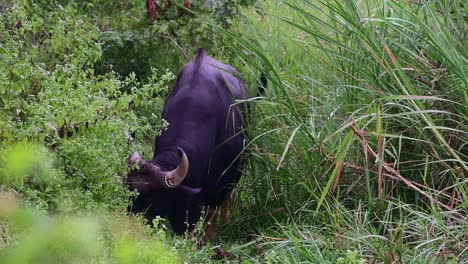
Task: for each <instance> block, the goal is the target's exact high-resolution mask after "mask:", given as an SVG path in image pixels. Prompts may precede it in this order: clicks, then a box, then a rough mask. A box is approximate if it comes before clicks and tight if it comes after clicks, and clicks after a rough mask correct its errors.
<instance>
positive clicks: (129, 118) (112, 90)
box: [0, 3, 173, 210]
mask: <svg viewBox="0 0 468 264" xmlns="http://www.w3.org/2000/svg"><path fill="white" fill-rule="evenodd" d="M5 11H6V12H3V13H2V21H3V22H2V23H1V24H0V26H1V27H2V31H4V32H6V34H4V36H3V37H2V39H1V40H0V41H1V46H2V48H1V63H0V64H1V66H0V68H1V69H0V72H2V73H3V74H2V82H1V84H0V93H1V95H2V100H1V102H0V107H1V108H2V119H1V123H2V126H1V128H0V131H1V132H0V138H1V144H2V148H7V147H8V146H9V145H11V144H12V143H16V142H22V141H32V142H37V143H41V144H44V145H45V146H47V147H48V148H50V149H51V150H53V151H54V153H56V159H55V163H57V164H56V165H57V166H58V168H59V170H58V172H57V173H56V175H61V176H57V177H56V178H55V179H54V180H51V181H49V184H46V185H45V186H44V188H45V189H47V191H46V190H45V189H37V186H36V185H35V184H27V185H26V186H23V184H20V185H19V186H21V188H17V189H18V190H20V191H21V192H22V193H23V194H25V196H26V197H29V198H28V199H30V200H32V201H33V202H34V203H35V204H36V205H38V204H41V207H43V208H44V209H50V210H55V209H58V208H57V203H58V201H60V200H61V201H63V200H66V201H70V202H71V201H72V203H73V204H68V205H64V206H63V207H62V208H61V210H68V209H66V208H73V207H77V208H95V207H107V208H114V209H116V208H122V206H124V205H125V204H126V203H127V201H128V193H127V192H126V191H125V186H124V185H123V184H122V176H123V175H124V173H125V171H126V169H125V159H126V157H127V154H128V152H129V146H128V143H127V142H128V138H129V133H130V132H131V131H136V137H137V138H143V137H145V136H146V135H148V134H153V133H154V132H153V131H154V130H155V129H157V128H158V127H159V126H160V123H161V121H160V120H159V119H158V118H157V117H156V115H155V114H153V115H146V114H147V113H148V112H149V108H152V109H153V111H157V110H158V109H160V107H161V105H162V99H160V100H158V101H151V100H148V98H152V97H154V96H164V93H165V91H167V83H168V82H169V81H170V80H171V79H172V78H173V75H172V74H171V73H168V72H167V73H164V74H162V78H161V79H159V78H158V77H157V76H156V74H157V73H156V72H153V74H155V75H154V76H150V77H149V78H150V79H149V80H148V82H147V84H144V85H143V84H140V83H137V82H135V81H134V80H133V79H132V77H129V78H128V79H126V80H124V81H121V80H119V79H118V78H117V76H116V75H115V74H114V73H112V72H109V73H106V74H105V75H95V74H94V70H93V66H94V64H95V63H96V61H98V60H99V57H100V55H101V46H100V45H99V44H98V43H96V41H97V38H98V36H99V31H98V29H97V28H96V27H95V26H93V25H92V24H91V22H90V19H89V18H87V17H85V16H83V15H81V14H79V13H77V12H76V9H75V8H74V6H73V5H70V6H67V7H66V8H63V7H62V8H57V9H54V11H51V12H44V9H43V8H41V7H40V3H39V4H35V3H28V4H25V5H22V4H16V5H12V6H11V7H7V8H6V10H5ZM13 65H14V67H13ZM124 88H125V89H126V88H129V89H131V90H132V91H137V92H134V93H127V92H125V89H124ZM140 88H141V89H140ZM132 105H137V106H138V107H139V109H140V110H139V111H140V113H141V114H145V116H144V117H142V118H139V117H138V116H139V112H134V111H132ZM110 135H112V136H110ZM28 155H31V154H24V156H28ZM0 156H1V157H0V158H2V159H5V158H6V157H5V153H2V155H0ZM25 161H27V160H25ZM16 187H18V185H17V186H16ZM23 187H24V188H23ZM63 196H65V197H63ZM66 197H69V199H67V198H66Z"/></svg>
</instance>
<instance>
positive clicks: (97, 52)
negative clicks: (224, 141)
mask: <svg viewBox="0 0 468 264" xmlns="http://www.w3.org/2000/svg"><path fill="white" fill-rule="evenodd" d="M144 2H145V1H132V0H124V1H107V0H92V1H72V0H56V1H22V2H19V3H14V4H13V3H7V4H2V5H0V8H1V9H2V12H1V15H0V18H1V19H0V20H1V23H0V31H1V32H5V34H2V35H1V36H0V96H1V99H0V107H1V109H2V111H1V112H0V141H1V142H0V145H1V146H0V148H1V149H2V151H1V152H0V161H1V164H2V166H0V183H1V184H2V187H1V190H2V191H3V192H2V193H8V194H9V196H8V197H10V198H8V197H7V196H2V197H0V218H1V219H2V220H0V228H1V230H2V232H3V233H2V234H1V238H2V239H1V242H0V243H3V244H1V245H2V247H3V248H5V250H2V251H1V253H0V258H2V259H1V260H2V263H3V260H9V259H11V261H13V262H15V263H16V262H18V261H21V260H20V259H15V258H17V257H24V258H28V259H30V260H38V261H47V262H54V261H56V262H61V261H63V260H64V259H66V260H67V261H68V260H69V261H71V262H73V261H75V260H77V261H79V259H86V260H89V262H123V263H125V262H128V263H132V262H135V261H136V260H139V261H141V262H148V263H153V262H157V261H161V262H162V261H163V260H164V261H165V262H166V260H167V261H169V262H171V261H174V262H179V261H181V260H182V261H187V262H195V263H199V262H212V261H213V262H215V260H214V258H217V257H221V258H225V259H224V260H221V261H225V262H229V261H232V262H246V263H265V262H266V263H299V262H304V263H365V262H371V263H394V262H411V263H441V262H442V263H459V262H466V261H467V255H466V245H467V244H468V237H467V235H466V234H468V232H467V230H466V227H467V226H466V223H465V222H466V221H465V219H466V214H467V207H466V201H465V200H466V198H467V197H468V188H467V185H466V179H465V174H466V171H467V169H466V166H467V163H466V160H467V156H466V153H467V152H466V147H467V144H466V142H467V132H466V131H467V127H466V124H467V122H466V116H467V108H466V106H467V105H468V103H467V101H468V100H467V99H468V98H467V89H466V87H467V83H468V79H467V76H466V72H467V71H466V65H467V63H466V62H467V53H466V49H465V48H464V46H466V45H464V44H465V42H466V28H467V24H466V23H467V21H466V5H465V4H464V3H462V1H459V0H456V1H450V2H447V1H410V2H408V3H407V2H404V3H403V2H401V1H384V2H382V1H373V0H367V1H345V2H343V1H321V0H319V1H310V0H301V1H299V0H288V1H273V2H271V1H234V0H225V1H195V0H193V1H192V4H193V5H192V9H191V10H184V9H182V8H181V4H180V5H177V4H178V3H175V2H176V1H172V3H171V5H169V6H165V5H164V3H162V2H164V1H157V3H158V4H161V3H162V6H163V7H164V8H163V9H162V10H160V11H159V13H158V17H157V19H155V20H154V21H150V20H149V19H148V18H147V14H146V10H145V6H144ZM59 4H60V5H59ZM238 4H245V5H246V6H240V5H238ZM252 5H254V7H252ZM200 46H201V47H205V48H206V49H207V50H208V53H210V54H211V55H213V56H215V57H217V58H220V59H221V60H222V61H224V62H226V63H229V64H231V65H234V66H235V67H236V68H238V69H239V70H240V71H241V72H242V73H243V74H244V76H245V79H246V80H247V82H248V83H249V84H251V85H250V86H252V87H253V86H254V85H252V84H253V82H254V81H253V80H254V79H255V78H256V76H257V75H258V73H259V72H261V73H263V74H264V75H265V76H266V77H267V78H268V87H267V89H266V93H265V95H264V96H260V97H257V98H255V99H252V100H251V102H250V103H251V104H252V106H253V112H252V116H250V117H249V120H250V126H249V127H248V135H249V137H250V139H249V141H248V142H246V148H247V149H246V153H247V159H246V161H247V162H246V163H247V164H246V166H245V173H244V176H243V177H242V178H241V182H240V184H239V185H240V186H239V187H238V188H237V189H236V193H235V205H236V206H235V208H234V211H233V214H234V215H233V219H234V221H232V222H230V223H224V224H223V225H221V226H220V227H221V228H220V229H219V230H218V231H219V234H220V235H221V237H220V240H215V241H211V243H212V244H210V243H209V244H208V245H206V246H204V247H201V248H198V247H196V245H195V243H196V242H197V241H196V238H190V239H189V238H188V237H173V236H172V234H171V232H168V231H167V229H166V228H165V227H164V225H163V224H162V223H164V220H162V219H161V220H160V221H161V222H158V223H156V224H155V226H157V228H153V229H150V228H148V227H145V226H143V225H142V224H140V222H138V220H135V219H134V218H133V217H130V218H128V217H127V216H122V212H123V211H124V210H125V207H126V205H127V201H128V198H129V195H130V193H128V192H127V191H126V190H125V187H124V185H123V184H122V180H123V179H122V178H123V176H124V175H125V173H126V165H125V163H126V162H125V158H126V157H127V155H128V153H129V152H130V149H131V148H134V147H138V148H139V149H141V148H144V154H145V155H146V156H149V155H150V154H151V150H150V146H152V140H153V139H152V138H153V137H154V136H155V134H157V131H158V129H160V128H162V127H163V126H164V125H166V124H164V122H162V121H161V120H160V119H159V112H160V111H161V106H162V104H163V100H164V98H165V96H166V95H167V91H168V84H169V83H170V82H171V81H172V80H173V79H174V76H173V74H171V73H170V72H171V71H173V72H175V71H177V70H178V69H179V68H180V67H181V65H182V64H183V63H185V62H187V61H188V60H189V59H190V58H191V57H192V55H191V54H192V53H193V51H194V49H196V48H198V47H200ZM167 69H169V70H167ZM129 141H131V143H132V144H135V146H133V147H132V146H129V144H128V143H129ZM26 142H33V143H26ZM13 193H17V194H13ZM5 197H7V198H5ZM11 197H15V198H14V199H13V200H15V201H16V199H19V200H20V201H22V202H24V203H25V204H26V206H27V207H28V208H30V207H35V208H36V209H38V211H36V210H31V209H24V208H23V207H21V206H20V207H18V206H16V204H17V203H16V202H13V203H12V202H4V201H11ZM19 203H20V204H21V202H19ZM11 204H15V206H13V207H12V206H11ZM11 208H15V209H11ZM85 209H91V210H95V209H100V210H102V209H104V210H107V211H106V212H107V213H95V211H89V210H85ZM8 210H10V212H16V213H13V214H5V213H4V212H5V211H8ZM109 211H110V213H109ZM46 212H49V213H50V212H53V213H56V214H55V215H52V216H50V215H47V214H46ZM90 212H91V213H90ZM89 214H94V215H99V217H97V218H96V217H89V216H87V215H89ZM83 215H85V217H83ZM2 217H3V218H2ZM135 221H137V222H135ZM158 221H159V220H158ZM16 225H22V226H26V227H27V228H25V229H20V228H16ZM75 229H80V230H87V231H89V232H83V233H79V234H75V233H74V230H75ZM199 231H201V227H200V230H199ZM69 234H71V235H72V236H75V235H76V239H70V236H69ZM39 238H44V239H43V240H44V241H45V242H46V243H44V244H42V245H41V244H39V242H38V241H39ZM194 242H195V243H194ZM218 242H219V243H218ZM86 245H89V246H90V247H87V246H86ZM72 248H78V249H80V250H78V251H76V252H75V251H74V250H71V249H72ZM19 249H25V251H24V252H26V253H24V254H23V255H24V256H21V254H19V253H18V252H19ZM213 253H214V254H213ZM52 255H53V256H56V258H53V257H51V256H52ZM177 255H178V256H183V257H177ZM231 255H234V257H233V256H231Z"/></svg>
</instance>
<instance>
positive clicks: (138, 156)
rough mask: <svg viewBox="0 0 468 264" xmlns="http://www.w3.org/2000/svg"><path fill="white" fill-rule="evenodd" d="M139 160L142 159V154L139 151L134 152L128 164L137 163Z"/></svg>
mask: <svg viewBox="0 0 468 264" xmlns="http://www.w3.org/2000/svg"><path fill="white" fill-rule="evenodd" d="M137 161H141V156H140V153H138V152H136V151H135V152H133V154H132V155H130V157H129V158H128V165H130V166H131V165H133V164H135V162H137Z"/></svg>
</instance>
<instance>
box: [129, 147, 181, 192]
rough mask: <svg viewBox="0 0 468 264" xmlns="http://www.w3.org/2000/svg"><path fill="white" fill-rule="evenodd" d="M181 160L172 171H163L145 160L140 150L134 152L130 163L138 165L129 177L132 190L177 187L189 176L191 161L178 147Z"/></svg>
mask: <svg viewBox="0 0 468 264" xmlns="http://www.w3.org/2000/svg"><path fill="white" fill-rule="evenodd" d="M178 152H179V156H180V161H179V165H178V166H177V168H175V169H174V170H172V171H163V170H161V168H160V167H158V166H157V165H156V164H154V163H153V162H151V161H148V160H143V159H142V158H141V157H140V154H138V152H134V153H133V154H132V155H131V156H130V158H129V159H128V164H129V165H136V169H132V170H131V171H130V173H129V174H128V177H127V185H128V187H129V189H130V190H132V191H133V190H137V191H138V192H139V193H147V192H151V191H155V190H164V189H172V188H175V187H177V186H178V185H179V184H180V183H181V182H182V181H183V180H184V179H185V176H187V172H188V168H189V161H188V158H187V155H186V154H185V152H184V151H183V150H182V149H181V148H178Z"/></svg>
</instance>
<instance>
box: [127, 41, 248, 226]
mask: <svg viewBox="0 0 468 264" xmlns="http://www.w3.org/2000/svg"><path fill="white" fill-rule="evenodd" d="M236 76H238V73H237V71H236V70H235V69H234V68H233V67H231V66H228V65H225V64H222V63H220V62H218V61H216V60H214V59H213V58H211V57H209V56H208V55H206V53H205V52H204V50H203V49H200V50H199V51H198V53H197V55H196V58H195V60H194V61H193V62H190V63H188V64H186V65H185V66H184V67H183V69H182V70H181V72H180V73H179V75H178V77H177V81H176V84H175V86H174V87H173V88H172V90H171V92H170V94H169V96H168V98H167V100H166V103H165V106H164V109H163V113H162V117H163V118H164V119H165V120H167V121H168V122H169V126H168V128H167V130H164V131H163V132H162V134H161V135H160V136H159V137H157V138H156V146H155V152H154V157H153V159H152V160H151V162H152V163H154V164H155V165H157V166H159V167H161V169H162V170H163V171H168V170H172V169H174V168H175V167H176V166H177V164H178V162H179V154H178V153H177V147H181V148H182V149H183V150H184V151H185V153H186V154H187V157H188V159H189V164H190V165H189V172H188V175H187V177H186V178H185V180H184V181H183V182H182V183H181V185H180V186H179V187H177V188H175V189H166V190H158V191H152V192H149V193H142V194H140V195H139V196H138V197H137V198H136V199H135V201H134V202H133V206H132V208H131V211H132V212H133V213H138V212H144V213H145V217H146V218H147V219H148V220H149V221H151V220H152V219H153V218H155V217H156V216H161V217H167V218H168V219H169V221H170V223H171V226H172V228H173V230H174V231H175V232H177V233H183V232H184V231H186V230H187V227H189V229H191V228H192V227H193V225H194V224H195V223H196V222H197V221H198V220H199V218H200V216H201V211H202V209H203V208H204V207H205V208H206V207H211V208H212V207H216V206H219V205H220V204H221V203H222V201H223V199H224V197H225V196H226V193H227V192H229V191H230V190H231V189H232V188H233V187H234V184H235V183H237V181H238V180H239V177H240V175H241V171H240V169H241V165H242V164H241V159H240V154H241V153H242V151H243V145H244V139H245V136H244V128H243V126H244V121H243V113H242V112H244V111H246V110H247V109H246V107H247V106H246V104H243V103H242V104H235V99H240V100H244V99H248V98H249V96H248V93H247V91H246V88H245V85H244V83H243V82H242V81H241V80H239V79H238V78H237V77H236Z"/></svg>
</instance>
